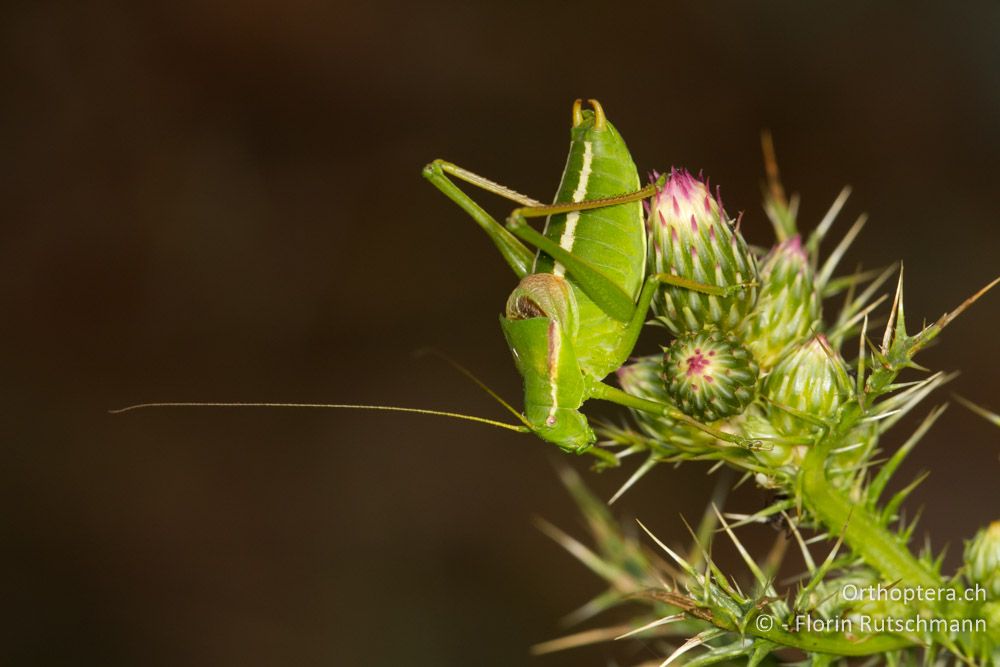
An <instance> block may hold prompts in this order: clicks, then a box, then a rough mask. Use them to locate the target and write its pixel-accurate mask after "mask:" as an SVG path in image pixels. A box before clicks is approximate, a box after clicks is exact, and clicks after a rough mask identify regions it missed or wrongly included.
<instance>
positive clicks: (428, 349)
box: [417, 347, 528, 426]
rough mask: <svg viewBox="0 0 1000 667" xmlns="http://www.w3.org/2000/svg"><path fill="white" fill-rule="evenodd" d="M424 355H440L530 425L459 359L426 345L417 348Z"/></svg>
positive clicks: (419, 354)
mask: <svg viewBox="0 0 1000 667" xmlns="http://www.w3.org/2000/svg"><path fill="white" fill-rule="evenodd" d="M423 355H432V356H435V357H438V358H439V359H442V360H443V361H445V362H446V363H448V364H449V365H450V366H451V367H452V368H454V369H455V370H457V371H458V372H459V373H461V374H462V375H464V376H465V377H467V378H469V379H470V380H472V381H473V382H475V383H476V386H478V387H479V388H480V389H482V390H483V391H485V392H486V393H487V394H489V395H490V396H491V397H492V398H493V400H495V401H496V402H497V403H499V404H500V405H502V406H503V407H504V408H506V409H507V411H508V412H509V413H510V414H512V415H514V418H515V419H517V420H518V421H519V422H521V423H522V424H524V425H525V426H527V425H528V421H527V420H526V419H525V418H524V415H522V414H521V413H520V412H518V411H517V410H515V409H514V408H513V407H512V406H511V404H510V403H508V402H507V401H505V400H504V399H503V398H502V397H501V396H500V394H498V393H496V392H495V391H493V390H492V389H490V387H489V385H487V384H486V383H485V382H483V381H482V380H480V379H479V378H478V377H476V376H475V374H473V372H472V371H470V370H469V369H468V368H466V367H465V366H463V365H462V364H460V363H458V362H457V361H455V360H454V359H452V358H451V357H449V356H448V355H447V354H445V353H444V352H441V351H440V350H435V349H434V348H432V347H425V348H423V349H420V350H417V356H423Z"/></svg>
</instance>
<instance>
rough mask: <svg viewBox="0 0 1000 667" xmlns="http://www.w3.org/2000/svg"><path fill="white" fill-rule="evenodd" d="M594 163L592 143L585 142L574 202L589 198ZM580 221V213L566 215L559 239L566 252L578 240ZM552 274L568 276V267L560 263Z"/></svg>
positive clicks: (574, 212)
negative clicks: (588, 190) (577, 225)
mask: <svg viewBox="0 0 1000 667" xmlns="http://www.w3.org/2000/svg"><path fill="white" fill-rule="evenodd" d="M593 161H594V146H593V144H592V143H591V142H589V141H585V142H583V166H581V167H580V180H579V181H577V183H576V190H574V191H573V202H574V203H576V202H581V201H583V199H584V197H586V196H587V183H588V182H589V181H590V170H591V164H592V163H593ZM579 220H580V211H573V212H572V213H569V214H567V215H566V227H564V228H563V233H562V236H560V237H559V247H561V248H562V249H563V250H565V251H566V252H572V251H573V242H574V241H575V240H576V223H577V222H579ZM552 273H554V274H556V275H557V276H562V275H565V274H566V267H564V266H563V265H562V264H560V263H559V262H556V263H555V266H554V267H552Z"/></svg>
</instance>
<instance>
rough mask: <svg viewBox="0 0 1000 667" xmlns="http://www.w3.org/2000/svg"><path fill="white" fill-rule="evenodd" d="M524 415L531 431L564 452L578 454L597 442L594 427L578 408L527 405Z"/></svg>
mask: <svg viewBox="0 0 1000 667" xmlns="http://www.w3.org/2000/svg"><path fill="white" fill-rule="evenodd" d="M524 416H525V418H526V419H527V422H528V428H530V429H531V432H532V433H534V434H535V435H537V436H538V437H539V438H541V439H542V440H545V441H546V442H551V443H552V444H554V445H557V446H558V447H559V448H560V449H562V450H563V451H565V452H569V453H571V454H579V453H581V452H584V451H586V450H587V449H589V448H590V447H591V445H593V444H594V443H595V442H597V436H596V435H594V429H592V428H590V424H589V423H588V422H587V417H586V416H584V414H583V413H582V412H580V411H579V410H574V409H572V408H553V407H551V406H543V405H539V406H530V405H528V406H525V411H524Z"/></svg>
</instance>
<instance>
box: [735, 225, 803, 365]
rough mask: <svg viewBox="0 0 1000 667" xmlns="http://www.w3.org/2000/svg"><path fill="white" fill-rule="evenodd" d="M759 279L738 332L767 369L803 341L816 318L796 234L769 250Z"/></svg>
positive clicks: (800, 247)
mask: <svg viewBox="0 0 1000 667" xmlns="http://www.w3.org/2000/svg"><path fill="white" fill-rule="evenodd" d="M760 279H761V283H762V286H761V288H760V298H758V299H757V307H756V308H754V310H753V312H752V313H751V314H750V317H748V318H747V319H746V320H745V321H744V322H743V326H742V327H741V329H742V334H743V342H744V344H745V345H746V346H747V347H748V348H750V351H751V352H753V354H754V357H755V358H756V359H757V361H758V362H759V363H760V365H761V368H764V369H768V368H771V367H773V366H774V364H775V363H777V361H778V359H779V358H780V357H781V354H782V352H784V350H785V349H786V348H787V347H788V346H789V345H791V344H792V343H795V342H797V341H800V340H802V339H803V338H805V337H806V336H807V335H808V334H809V331H810V329H811V328H812V325H813V324H814V323H815V322H816V321H817V320H818V319H819V317H820V298H819V295H818V294H817V292H816V286H815V285H814V284H813V271H812V267H811V266H810V265H809V256H808V255H807V254H806V251H805V250H804V249H803V248H802V242H801V240H800V239H799V237H798V235H796V236H793V237H791V238H789V239H786V240H785V241H783V242H782V243H779V244H778V245H777V246H775V247H774V248H773V249H772V250H771V252H770V253H769V254H768V256H767V258H766V259H765V260H764V265H763V266H762V267H761V270H760Z"/></svg>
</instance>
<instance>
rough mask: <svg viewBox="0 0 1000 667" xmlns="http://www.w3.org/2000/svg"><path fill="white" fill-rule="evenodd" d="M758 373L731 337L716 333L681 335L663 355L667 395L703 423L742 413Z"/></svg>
mask: <svg viewBox="0 0 1000 667" xmlns="http://www.w3.org/2000/svg"><path fill="white" fill-rule="evenodd" d="M759 370H760V369H759V368H758V366H757V362H756V361H754V358H753V355H752V354H750V351H749V350H747V349H746V348H745V347H743V346H742V345H740V343H739V341H738V340H737V339H736V337H735V336H733V335H732V334H724V333H721V332H718V331H701V332H698V333H689V334H684V335H682V336H680V337H678V338H677V339H676V340H674V342H673V343H671V344H670V346H669V347H668V348H666V350H665V352H664V355H663V381H664V383H665V384H666V388H667V395H668V396H670V398H671V399H672V400H673V403H674V404H675V405H676V406H677V407H679V408H680V409H681V411H682V412H684V414H686V415H688V416H690V417H694V418H695V419H699V420H701V421H705V422H713V421H716V420H717V419H723V418H725V417H732V416H734V415H738V414H740V413H742V412H743V411H744V410H745V409H746V407H747V406H748V405H749V404H750V402H751V401H752V400H753V399H754V396H755V395H756V388H757V376H758V374H759Z"/></svg>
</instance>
